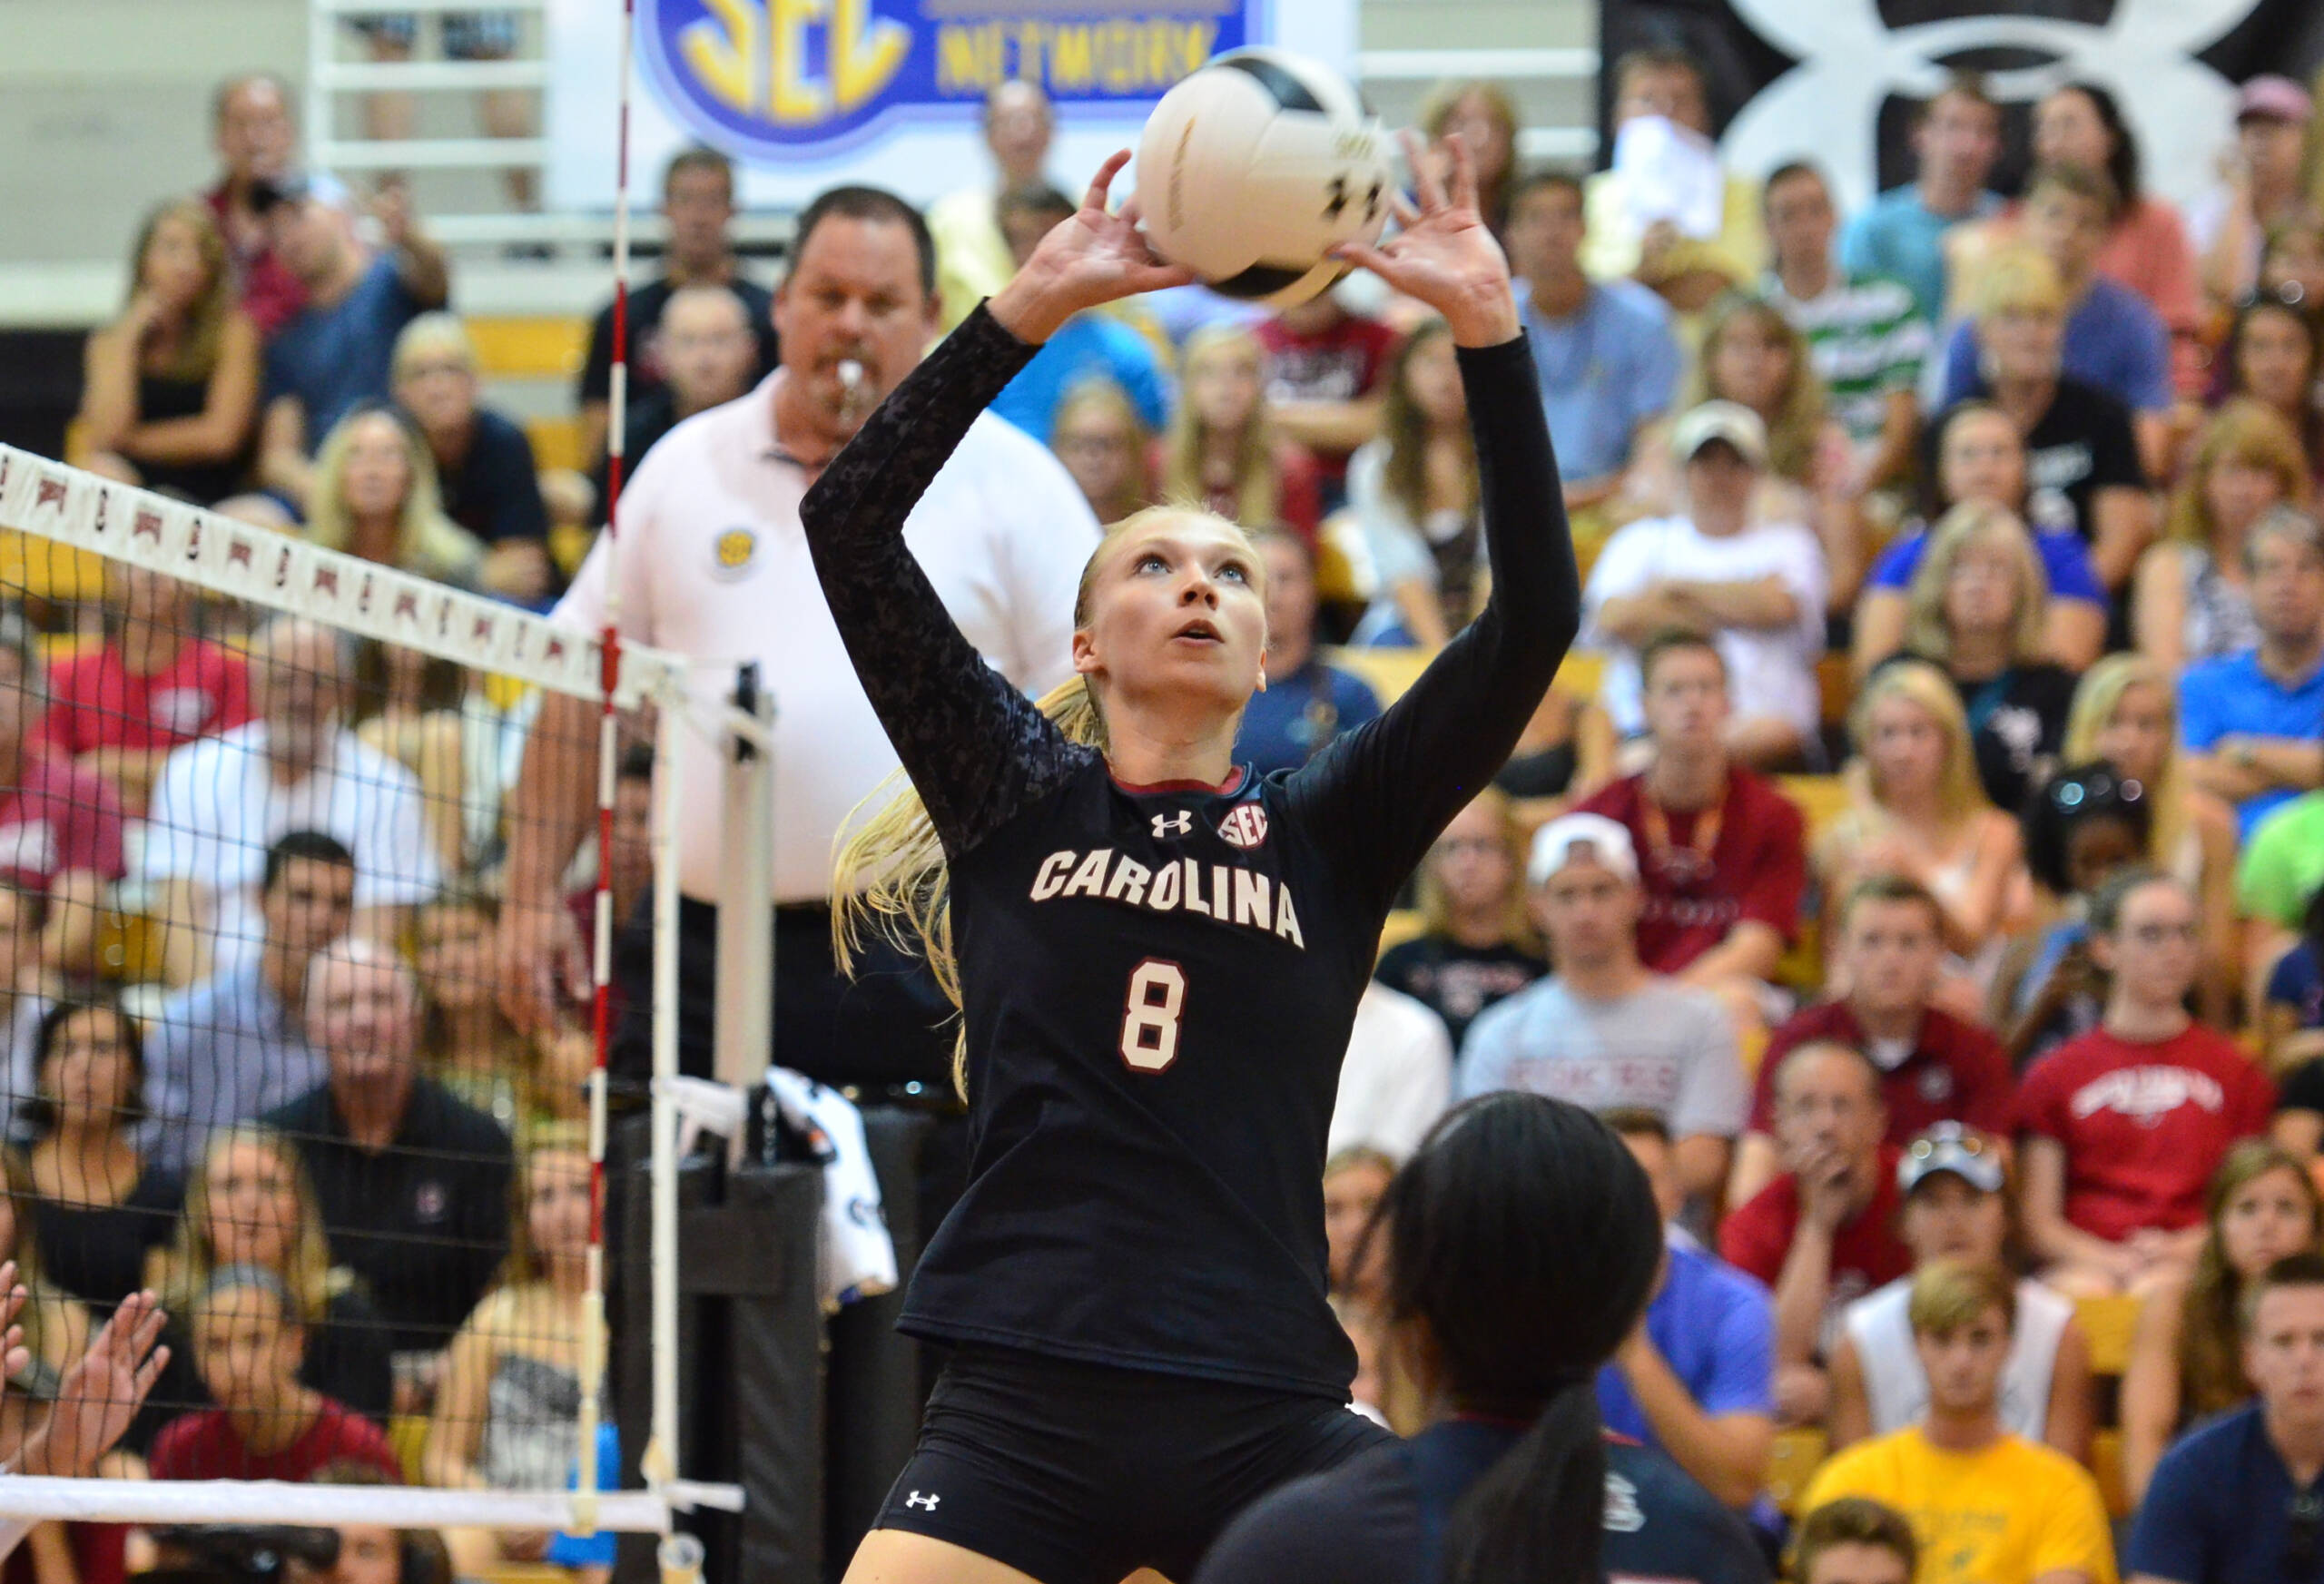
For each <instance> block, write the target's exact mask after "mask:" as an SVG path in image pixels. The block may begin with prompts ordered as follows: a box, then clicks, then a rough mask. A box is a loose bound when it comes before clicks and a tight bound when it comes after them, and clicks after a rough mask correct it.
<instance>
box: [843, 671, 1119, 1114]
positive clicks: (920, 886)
mask: <svg viewBox="0 0 2324 1584" xmlns="http://www.w3.org/2000/svg"><path fill="white" fill-rule="evenodd" d="M1038 707H1039V710H1040V712H1041V713H1043V714H1045V715H1047V716H1048V717H1049V720H1050V721H1051V722H1052V723H1055V724H1056V726H1057V729H1058V730H1059V732H1061V733H1064V735H1065V740H1066V741H1067V742H1068V743H1084V744H1086V745H1088V746H1089V747H1091V748H1095V749H1097V750H1098V752H1099V753H1104V752H1105V751H1106V718H1105V716H1104V715H1103V714H1101V713H1098V700H1097V698H1096V697H1095V695H1093V694H1091V693H1090V691H1089V679H1088V677H1086V676H1074V677H1068V679H1067V680H1066V681H1064V682H1061V683H1059V684H1058V685H1057V686H1056V687H1054V688H1051V689H1050V690H1049V693H1048V694H1045V695H1044V696H1043V697H1042V699H1041V701H1040V703H1039V706H1038ZM867 811H876V812H871V814H870V817H869V818H868V819H864V820H863V821H862V825H861V826H860V827H858V826H857V823H856V822H857V819H858V817H859V816H862V815H863V814H864V813H865V812H867ZM832 848H833V851H832V869H833V871H834V881H835V883H834V886H833V895H834V899H835V900H834V902H833V904H832V959H833V960H834V961H836V962H837V963H838V965H839V970H840V971H841V972H842V973H844V974H849V975H851V976H852V974H853V973H854V972H855V959H856V954H857V953H858V952H859V951H861V950H862V949H863V945H864V942H865V940H866V939H867V937H876V938H877V939H880V940H885V941H887V942H888V943H889V944H891V945H892V946H894V947H896V948H897V949H900V950H902V951H907V952H911V953H912V954H914V955H916V956H920V957H924V958H926V959H928V967H929V971H930V972H931V973H933V974H934V975H935V976H936V985H937V988H938V989H940V990H942V991H943V992H944V999H946V1000H948V1001H950V1002H951V1003H952V1010H953V1012H954V1013H955V1014H956V1015H957V1014H958V1013H959V1012H960V959H958V958H956V957H954V956H953V954H952V875H951V871H950V867H949V866H948V865H947V864H946V863H945V861H944V843H943V841H941V840H940V838H939V837H938V836H937V834H936V823H935V822H934V821H932V820H931V819H930V818H929V817H928V805H927V804H926V803H924V802H921V798H920V793H919V792H917V791H915V790H914V789H913V787H912V784H911V782H910V781H909V780H907V779H906V778H905V775H904V772H902V771H901V770H897V771H892V772H890V773H889V774H888V776H887V778H886V779H885V780H883V781H881V782H880V784H879V785H878V786H876V787H874V788H872V792H871V794H870V795H869V796H867V797H866V798H865V799H864V800H863V801H862V802H860V803H858V804H856V806H855V812H853V813H852V814H851V815H850V816H849V817H848V821H847V823H846V824H843V825H842V826H841V827H840V834H839V837H838V840H837V841H834V842H833V843H832ZM865 877H869V878H868V879H866V878H865ZM968 1060H969V1035H968V1030H967V1029H966V1028H961V1029H960V1031H959V1033H958V1034H957V1035H956V1036H955V1038H953V1041H952V1087H953V1088H954V1089H955V1090H956V1091H957V1092H958V1093H959V1094H960V1097H961V1098H962V1099H964V1100H965V1099H967V1098H968V1096H969V1068H968Z"/></svg>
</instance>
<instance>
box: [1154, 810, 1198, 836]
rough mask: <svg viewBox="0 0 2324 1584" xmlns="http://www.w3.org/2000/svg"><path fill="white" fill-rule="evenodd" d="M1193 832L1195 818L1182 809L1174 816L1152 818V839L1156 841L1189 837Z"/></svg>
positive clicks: (1159, 815) (1165, 815) (1166, 815)
mask: <svg viewBox="0 0 2324 1584" xmlns="http://www.w3.org/2000/svg"><path fill="white" fill-rule="evenodd" d="M1194 831H1195V817H1194V816H1193V815H1192V814H1190V813H1188V812H1187V811H1186V810H1184V809H1180V810H1179V811H1178V812H1177V813H1175V814H1157V815H1155V816H1154V839H1155V840H1156V841H1168V840H1170V838H1171V837H1173V836H1191V835H1193V834H1194Z"/></svg>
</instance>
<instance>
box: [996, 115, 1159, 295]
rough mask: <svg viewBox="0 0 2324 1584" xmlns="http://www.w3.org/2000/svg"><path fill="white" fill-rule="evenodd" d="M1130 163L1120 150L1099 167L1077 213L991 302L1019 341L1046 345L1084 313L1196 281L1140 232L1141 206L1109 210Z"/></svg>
mask: <svg viewBox="0 0 2324 1584" xmlns="http://www.w3.org/2000/svg"><path fill="white" fill-rule="evenodd" d="M1128 163H1129V151H1128V149H1118V150H1116V151H1115V152H1114V153H1113V155H1112V157H1111V158H1109V159H1108V160H1107V162H1105V163H1104V164H1102V165H1100V166H1098V173H1097V174H1096V175H1095V176H1093V177H1091V178H1090V180H1089V190H1088V192H1086V193H1084V194H1083V195H1082V199H1081V208H1080V209H1079V211H1078V212H1076V213H1075V214H1074V216H1073V218H1072V219H1070V220H1062V221H1059V222H1058V223H1057V225H1056V226H1055V228H1053V229H1052V230H1051V231H1049V235H1047V236H1045V237H1043V238H1042V239H1041V244H1040V246H1039V247H1038V248H1035V249H1034V250H1033V256H1032V257H1031V258H1029V259H1028V260H1026V261H1025V267H1024V268H1023V269H1021V270H1019V271H1017V274H1016V276H1015V278H1014V279H1012V280H1010V281H1009V284H1008V285H1006V286H1004V287H1002V288H1001V289H1000V293H999V294H998V295H996V296H995V297H994V298H993V300H992V301H991V303H990V311H991V314H992V317H993V318H994V319H996V320H1000V326H1001V328H1002V329H1003V330H1007V331H1008V332H1009V334H1011V335H1013V336H1015V337H1016V338H1017V339H1019V340H1020V341H1046V340H1048V339H1049V337H1050V336H1052V335H1054V334H1056V333H1057V329H1058V327H1059V325H1062V324H1063V323H1064V322H1065V321H1066V320H1068V319H1071V318H1072V317H1073V316H1074V315H1075V314H1077V313H1079V312H1080V311H1081V310H1083V309H1085V308H1095V307H1096V306H1098V304H1099V303H1101V302H1112V301H1114V300H1117V299H1118V298H1123V297H1134V296H1136V295H1137V293H1139V292H1141V291H1158V290H1161V289H1162V288H1163V287H1166V286H1184V285H1186V284H1187V283H1188V282H1189V281H1191V280H1194V278H1195V277H1194V271H1191V270H1187V269H1183V268H1181V267H1180V266H1178V265H1177V264H1166V263H1164V262H1163V261H1162V260H1161V259H1160V258H1158V257H1157V255H1156V254H1155V251H1154V249H1153V247H1152V246H1151V245H1150V244H1149V243H1148V242H1147V240H1146V233H1145V232H1144V231H1140V230H1139V229H1138V227H1137V199H1136V198H1132V199H1131V200H1130V201H1129V202H1127V203H1125V204H1123V205H1122V207H1121V208H1120V210H1118V211H1114V210H1109V209H1108V208H1107V206H1106V205H1107V194H1108V190H1109V189H1111V188H1112V186H1113V184H1114V178H1115V177H1116V176H1118V175H1119V174H1120V173H1121V168H1122V167H1123V166H1124V165H1126V164H1128Z"/></svg>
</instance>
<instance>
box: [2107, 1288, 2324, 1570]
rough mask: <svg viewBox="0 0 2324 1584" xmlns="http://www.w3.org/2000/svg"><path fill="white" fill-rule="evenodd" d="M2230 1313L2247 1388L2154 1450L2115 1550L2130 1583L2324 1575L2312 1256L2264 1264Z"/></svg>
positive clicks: (2321, 1367) (2319, 1308) (2323, 1396)
mask: <svg viewBox="0 0 2324 1584" xmlns="http://www.w3.org/2000/svg"><path fill="white" fill-rule="evenodd" d="M2240 1320H2241V1323H2242V1333H2243V1372H2244V1374H2245V1375H2246V1376H2247V1377H2248V1378H2249V1379H2250V1382H2251V1384H2252V1385H2253V1386H2254V1387H2255V1388H2256V1389H2257V1390H2258V1392H2259V1400H2258V1401H2257V1402H2253V1403H2251V1404H2250V1406H2248V1407H2244V1408H2239V1409H2236V1410H2234V1411H2233V1412H2229V1413H2224V1414H2221V1415H2220V1416H2219V1417H2218V1418H2216V1419H2213V1420H2211V1421H2209V1422H2206V1423H2203V1424H2200V1425H2198V1426H2196V1427H2195V1428H2194V1429H2193V1430H2191V1431H2190V1432H2187V1434H2186V1435H2184V1436H2183V1437H2181V1439H2180V1441H2179V1442H2178V1444H2177V1445H2175V1446H2173V1447H2172V1448H2171V1450H2170V1451H2167V1452H2165V1453H2164V1454H2163V1457H2162V1462H2161V1463H2160V1464H2159V1465H2157V1467H2156V1469H2155V1471H2154V1479H2153V1481H2152V1482H2151V1483H2150V1484H2149V1485H2148V1486H2147V1491H2146V1500H2145V1501H2144V1502H2142V1504H2141V1505H2140V1507H2139V1511H2138V1518H2137V1520H2136V1522H2135V1523H2134V1524H2133V1525H2132V1530H2131V1543H2130V1546H2129V1548H2128V1549H2127V1550H2125V1551H2124V1552H2123V1554H2122V1562H2123V1567H2122V1571H2123V1573H2124V1574H2125V1575H2126V1576H2127V1577H2128V1578H2129V1579H2131V1580H2132V1584H2248V1581H2250V1580H2255V1579H2265V1580H2270V1581H2272V1580H2277V1579H2281V1580H2284V1581H2285V1584H2314V1581H2315V1580H2318V1579H2324V1256H2319V1255H2317V1254H2293V1255H2292V1256H2291V1257H2290V1258H2289V1259H2284V1260H2279V1261H2277V1262H2276V1264H2273V1265H2270V1267H2269V1268H2268V1271H2267V1274H2264V1275H2262V1276H2261V1277H2260V1278H2259V1280H2258V1281H2257V1282H2255V1283H2253V1284H2252V1285H2251V1287H2250V1291H2249V1292H2248V1294H2246V1296H2245V1299H2244V1302H2243V1304H2242V1312H2241V1314H2240Z"/></svg>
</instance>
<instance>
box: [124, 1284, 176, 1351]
mask: <svg viewBox="0 0 2324 1584" xmlns="http://www.w3.org/2000/svg"><path fill="white" fill-rule="evenodd" d="M139 1296H140V1297H142V1298H143V1299H144V1300H145V1304H146V1309H145V1313H143V1314H141V1315H139V1316H138V1319H137V1330H136V1333H135V1334H134V1335H133V1336H132V1337H131V1338H130V1348H131V1353H132V1356H133V1357H134V1356H138V1355H142V1354H143V1353H145V1352H146V1351H147V1350H148V1349H150V1348H152V1347H153V1344H154V1343H158V1342H160V1341H161V1340H162V1326H163V1325H165V1324H167V1323H169V1318H170V1317H169V1316H168V1315H167V1314H166V1313H162V1301H161V1300H160V1299H159V1298H157V1297H155V1296H154V1295H153V1294H151V1293H143V1294H139Z"/></svg>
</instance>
